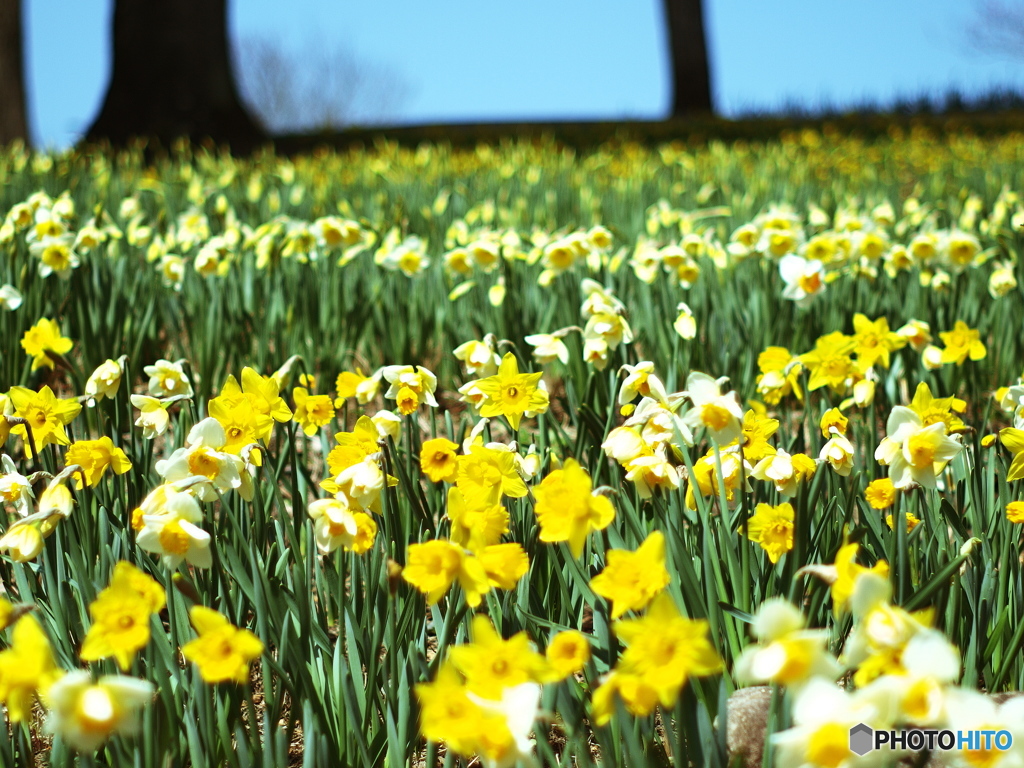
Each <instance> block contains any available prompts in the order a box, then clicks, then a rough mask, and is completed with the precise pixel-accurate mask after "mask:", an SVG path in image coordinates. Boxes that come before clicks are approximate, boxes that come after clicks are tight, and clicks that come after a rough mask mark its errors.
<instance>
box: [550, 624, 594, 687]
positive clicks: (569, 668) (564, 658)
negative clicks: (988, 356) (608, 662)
mask: <svg viewBox="0 0 1024 768" xmlns="http://www.w3.org/2000/svg"><path fill="white" fill-rule="evenodd" d="M544 656H545V657H546V658H547V660H548V664H549V665H550V667H551V670H552V672H553V673H554V675H555V676H557V678H556V679H558V680H561V679H564V678H566V677H569V676H570V675H575V674H578V673H579V672H582V671H583V668H584V667H585V666H586V665H587V662H588V661H590V643H589V642H587V638H586V637H585V636H584V635H583V634H581V633H580V632H577V631H576V630H575V629H567V630H565V631H563V632H559V633H558V634H557V635H555V636H554V637H552V638H551V642H550V643H548V647H547V650H545V651H544Z"/></svg>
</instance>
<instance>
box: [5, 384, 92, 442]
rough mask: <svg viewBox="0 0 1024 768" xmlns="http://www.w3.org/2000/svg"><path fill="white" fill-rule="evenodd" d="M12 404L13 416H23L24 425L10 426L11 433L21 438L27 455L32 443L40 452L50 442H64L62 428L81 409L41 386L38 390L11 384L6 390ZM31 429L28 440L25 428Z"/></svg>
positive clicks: (65, 437)
mask: <svg viewBox="0 0 1024 768" xmlns="http://www.w3.org/2000/svg"><path fill="white" fill-rule="evenodd" d="M8 397H9V398H10V400H11V403H13V405H14V415H15V416H17V417H20V418H23V419H25V421H27V422H28V425H27V426H26V425H23V424H16V425H14V426H13V427H11V434H13V435H18V436H20V437H21V438H23V439H24V440H25V454H26V455H27V456H28V457H29V458H31V457H32V448H33V445H34V447H35V450H37V451H41V450H43V448H45V447H46V446H48V445H50V444H51V443H56V444H57V445H68V444H70V442H71V440H70V438H68V435H67V432H65V431H64V427H65V426H67V425H68V424H70V423H71V422H72V420H73V419H74V418H75V417H76V416H77V415H78V414H79V413H81V412H82V406H81V405H80V404H79V403H77V402H75V401H74V400H61V399H59V398H57V397H56V396H55V395H54V394H53V391H52V390H51V389H50V388H49V387H47V386H43V388H42V389H40V390H39V391H38V392H33V391H32V390H31V389H25V388H24V387H11V391H10V392H9V393H8ZM28 429H31V430H32V439H31V441H30V440H29V439H28V433H27V430H28Z"/></svg>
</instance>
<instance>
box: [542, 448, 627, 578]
mask: <svg viewBox="0 0 1024 768" xmlns="http://www.w3.org/2000/svg"><path fill="white" fill-rule="evenodd" d="M591 489H592V485H591V482H590V475H588V474H587V472H586V470H584V469H583V468H582V467H581V466H580V465H579V464H578V463H577V462H576V460H575V459H568V460H567V461H566V462H565V464H564V465H563V466H562V468H561V469H556V470H554V471H553V472H551V473H550V474H549V475H548V476H547V477H545V478H544V480H543V481H542V482H541V484H540V485H539V486H537V488H536V489H534V494H535V495H536V497H537V503H536V506H535V507H534V511H535V513H536V515H537V522H538V524H539V525H540V540H541V541H544V542H558V541H564V542H567V543H568V544H569V549H570V551H571V552H572V556H573V557H575V558H578V557H579V556H580V555H582V554H583V545H584V543H585V542H586V539H587V536H588V535H589V534H590V533H591V532H592V531H600V530H604V529H605V528H607V527H608V526H609V525H610V524H611V522H612V520H614V519H615V508H614V507H613V506H612V503H611V501H609V500H608V498H607V497H605V496H602V495H601V494H599V493H593V492H592V491H591Z"/></svg>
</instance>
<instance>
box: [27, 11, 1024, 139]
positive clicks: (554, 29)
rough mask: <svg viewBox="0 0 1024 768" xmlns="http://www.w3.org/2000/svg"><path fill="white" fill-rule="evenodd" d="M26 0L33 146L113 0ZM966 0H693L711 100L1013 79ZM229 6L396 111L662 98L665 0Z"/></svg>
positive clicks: (658, 106)
mask: <svg viewBox="0 0 1024 768" xmlns="http://www.w3.org/2000/svg"><path fill="white" fill-rule="evenodd" d="M24 3H25V11H26V14H25V15H26V25H27V28H28V30H27V31H28V36H27V40H26V44H27V46H26V47H27V50H26V56H27V78H28V94H29V114H30V121H31V125H30V130H31V132H32V135H33V137H34V140H35V141H36V142H37V143H38V144H41V145H44V146H53V147H63V146H67V145H68V144H70V143H72V142H73V141H74V140H75V139H76V138H77V137H78V136H80V135H81V133H82V132H83V131H84V129H85V128H86V127H87V126H88V124H89V122H90V120H91V118H92V117H93V116H94V115H95V113H96V111H97V110H98V108H99V104H100V102H101V100H102V97H103V93H104V90H105V87H106V82H107V78H108V77H109V72H110V53H109V24H110V15H111V10H112V7H113V3H112V0H24ZM975 5H976V3H975V0H857V2H855V3H854V2H834V1H831V2H830V1H829V0H825V1H824V2H822V0H770V1H767V2H766V1H765V0H705V13H706V16H707V18H706V26H707V31H708V43H709V46H710V51H711V66H712V78H713V90H714V95H715V100H716V104H717V106H718V108H719V111H720V112H722V113H723V114H725V115H733V114H736V113H738V112H742V111H744V110H751V109H765V108H768V109H770V108H781V107H783V106H784V105H786V104H793V103H796V104H808V105H818V104H822V103H829V104H832V105H838V106H842V105H845V104H851V103H857V102H863V101H865V100H873V101H876V102H882V103H884V102H887V101H890V100H892V99H893V98H896V97H898V96H904V97H907V96H909V97H915V96H918V95H921V94H926V93H931V94H935V93H943V92H945V91H947V90H949V89H950V88H957V89H959V90H961V91H964V92H967V93H974V92H978V91H984V90H987V89H990V88H992V87H996V86H1000V87H1003V86H1011V87H1015V88H1017V89H1018V90H1020V91H1024V53H1022V54H1021V56H1020V58H1019V59H1017V60H1013V59H1008V58H999V57H997V56H995V55H990V54H988V53H987V52H985V51H984V50H982V49H980V48H979V47H978V46H977V45H976V44H973V43H972V41H971V39H970V37H969V32H968V29H969V26H970V20H971V18H972V9H973V8H974V7H975ZM502 6H503V7H504V8H505V10H496V9H497V8H499V7H502ZM483 9H486V10H483ZM229 15H230V29H231V35H232V38H233V40H244V39H251V38H253V37H259V38H263V39H269V40H273V41H275V42H278V43H279V44H280V45H281V46H282V47H283V48H284V49H285V50H286V51H287V52H288V53H290V54H291V55H293V56H294V57H296V58H298V59H301V57H302V56H303V51H305V50H309V49H311V48H317V49H320V50H328V49H331V48H333V47H336V46H337V47H343V48H345V49H346V50H348V51H350V52H351V54H352V55H353V57H354V58H355V59H356V60H357V61H361V62H365V63H366V65H367V67H368V68H370V69H374V70H375V71H378V72H387V73H389V75H388V77H389V78H390V80H392V81H393V82H395V83H397V84H399V85H400V86H401V88H400V90H401V92H402V94H403V95H402V96H401V98H400V99H398V100H397V101H396V102H395V103H394V104H393V105H392V107H391V115H390V116H391V117H392V118H393V119H394V120H395V121H396V122H401V123H418V122H443V121H452V122H456V121H459V122H465V121H472V120H515V119H558V118H584V119H585V118H604V119H616V118H622V117H631V118H657V117H660V116H662V115H663V114H664V112H665V110H666V108H667V105H668V81H667V55H668V54H667V50H666V47H665V44H664V41H663V29H662V8H661V0H517V1H516V2H515V3H481V2H479V0H437V1H436V2H432V3H426V2H423V0H387V1H385V0H374V1H373V2H369V1H366V0H364V2H360V3H355V2H351V0H333V2H332V1H331V0H291V2H287V3H284V2H280V0H229Z"/></svg>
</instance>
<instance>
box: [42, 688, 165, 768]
mask: <svg viewBox="0 0 1024 768" xmlns="http://www.w3.org/2000/svg"><path fill="white" fill-rule="evenodd" d="M155 691H156V686H155V685H153V683H151V682H149V681H148V680H139V679H137V678H134V677H125V676H123V675H105V676H103V677H101V678H100V679H99V680H98V681H96V682H95V683H93V680H92V675H90V674H89V673H88V672H86V671H84V670H78V671H75V672H69V673H68V674H67V675H65V676H64V677H63V678H61V679H60V680H58V681H57V682H56V683H54V684H53V685H51V686H50V688H49V690H48V691H47V694H46V699H47V702H48V703H49V705H50V713H49V717H48V718H47V721H46V730H47V732H48V733H52V734H55V735H57V736H59V737H60V738H61V739H62V740H63V741H64V742H65V743H67V744H69V745H71V746H72V747H74V748H75V749H77V750H79V751H80V752H92V751H93V750H96V749H98V748H99V747H100V746H102V745H103V743H104V742H105V741H106V740H107V739H108V738H110V737H111V736H113V735H115V734H117V735H122V736H131V735H134V734H135V733H136V732H137V731H138V730H139V725H140V721H139V714H140V710H141V709H142V708H143V707H144V706H145V705H146V704H148V703H149V701H150V700H151V699H152V698H153V694H154V693H155Z"/></svg>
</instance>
